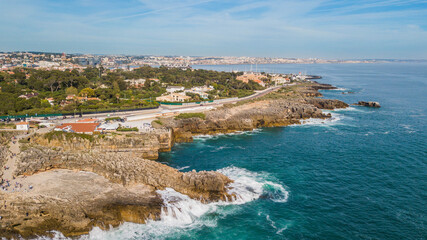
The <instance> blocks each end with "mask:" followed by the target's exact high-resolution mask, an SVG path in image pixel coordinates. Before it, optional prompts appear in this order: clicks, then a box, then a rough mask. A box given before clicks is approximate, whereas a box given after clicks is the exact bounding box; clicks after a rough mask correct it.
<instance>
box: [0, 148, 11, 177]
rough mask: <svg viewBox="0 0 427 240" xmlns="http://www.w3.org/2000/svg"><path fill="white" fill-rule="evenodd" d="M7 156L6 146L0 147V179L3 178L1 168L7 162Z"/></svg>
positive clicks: (7, 149) (8, 153) (8, 152)
mask: <svg viewBox="0 0 427 240" xmlns="http://www.w3.org/2000/svg"><path fill="white" fill-rule="evenodd" d="M9 155H10V151H9V148H8V147H7V146H2V145H0V178H1V177H2V176H3V166H4V165H5V163H6V162H7V158H8V156H9Z"/></svg>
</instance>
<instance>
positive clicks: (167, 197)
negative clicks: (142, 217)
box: [57, 167, 289, 240]
mask: <svg viewBox="0 0 427 240" xmlns="http://www.w3.org/2000/svg"><path fill="white" fill-rule="evenodd" d="M218 172H221V173H223V174H224V175H226V176H228V177H229V178H230V179H232V180H234V182H233V183H232V184H230V186H229V189H228V192H229V193H230V194H235V195H236V197H235V198H234V199H229V201H220V202H214V203H208V204H204V203H202V202H200V201H197V200H194V199H191V198H190V197H188V196H187V195H184V194H181V193H179V192H176V191H175V190H174V189H172V188H166V189H165V190H158V191H157V192H158V193H159V194H160V196H161V197H162V199H163V202H164V207H163V209H162V211H161V220H160V221H152V220H150V221H147V223H146V224H135V223H124V224H122V225H121V226H120V227H118V228H115V229H111V230H108V231H104V230H101V229H99V228H94V229H93V230H92V231H91V232H90V233H89V235H87V236H83V237H82V239H107V240H108V239H165V238H179V237H182V236H185V235H186V234H190V233H189V232H190V230H192V229H200V228H202V227H216V225H217V221H218V219H219V218H221V217H223V216H226V215H228V214H232V213H233V212H235V211H236V209H237V210H238V209H239V208H231V209H230V208H228V207H227V208H224V207H223V206H230V205H240V204H245V203H248V202H250V201H254V200H256V199H259V198H267V199H269V200H272V201H275V202H286V201H287V199H288V195H289V193H288V191H287V190H286V189H285V187H283V186H282V185H281V184H279V183H275V182H273V181H270V180H269V176H268V174H265V173H255V172H251V171H248V170H246V169H243V168H238V167H227V168H223V169H220V170H218ZM214 212H215V215H214V216H212V215H209V213H214ZM278 231H280V232H281V231H283V230H281V229H278ZM57 239H62V238H57Z"/></svg>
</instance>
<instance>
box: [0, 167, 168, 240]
mask: <svg viewBox="0 0 427 240" xmlns="http://www.w3.org/2000/svg"><path fill="white" fill-rule="evenodd" d="M29 178H31V181H32V188H33V189H32V190H31V191H28V192H14V193H7V194H6V193H3V192H0V216H1V218H0V230H1V234H0V236H1V237H7V238H19V237H18V236H21V237H24V238H32V237H35V236H36V235H46V234H49V233H48V232H49V231H52V230H57V231H60V232H62V233H63V234H64V235H65V236H68V237H70V236H76V235H81V234H86V233H88V232H89V231H90V230H91V229H92V228H93V227H94V226H98V227H100V228H103V229H108V228H109V227H110V226H113V227H115V226H118V225H120V224H121V223H123V222H125V221H126V222H136V223H145V221H146V220H148V219H153V220H157V219H159V216H160V211H161V206H162V199H161V198H160V197H159V196H158V195H157V194H156V193H155V192H153V189H152V188H150V187H148V186H145V185H135V186H132V187H125V186H123V185H121V184H117V183H111V182H109V181H108V180H107V179H105V178H104V177H101V176H99V175H97V174H93V173H89V172H74V171H70V170H55V171H49V172H43V173H39V174H36V175H33V176H31V177H29Z"/></svg>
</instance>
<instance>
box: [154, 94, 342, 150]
mask: <svg viewBox="0 0 427 240" xmlns="http://www.w3.org/2000/svg"><path fill="white" fill-rule="evenodd" d="M343 107H348V105H347V104H346V103H344V102H341V101H339V100H329V99H318V98H301V99H299V98H297V99H292V100H290V99H273V100H271V99H267V100H262V101H255V102H252V103H247V104H244V105H239V106H235V107H233V106H231V107H224V108H221V109H216V110H212V111H209V112H206V113H205V115H206V118H205V119H201V118H189V119H173V118H169V119H162V122H163V126H166V127H169V128H171V129H172V130H173V137H174V141H176V142H189V141H192V136H193V135H201V134H203V135H204V134H218V133H230V132H235V131H250V130H253V129H255V128H259V127H275V126H287V125H290V124H298V123H300V120H301V119H307V118H330V114H324V113H322V111H321V109H335V108H343Z"/></svg>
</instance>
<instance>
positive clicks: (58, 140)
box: [30, 129, 172, 160]
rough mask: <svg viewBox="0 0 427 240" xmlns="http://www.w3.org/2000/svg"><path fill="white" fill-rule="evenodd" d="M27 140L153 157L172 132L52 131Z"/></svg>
mask: <svg viewBox="0 0 427 240" xmlns="http://www.w3.org/2000/svg"><path fill="white" fill-rule="evenodd" d="M30 141H31V143H33V144H36V145H39V146H46V147H51V148H57V149H61V150H64V151H81V150H102V151H104V152H132V153H134V154H136V155H138V156H140V157H142V158H145V159H153V160H154V159H157V158H158V157H159V152H164V151H170V149H171V147H172V132H171V131H169V130H168V129H157V130H155V131H153V132H150V133H131V134H114V135H93V136H84V135H81V134H73V133H63V132H52V133H49V134H45V135H36V136H33V137H31V138H30Z"/></svg>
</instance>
